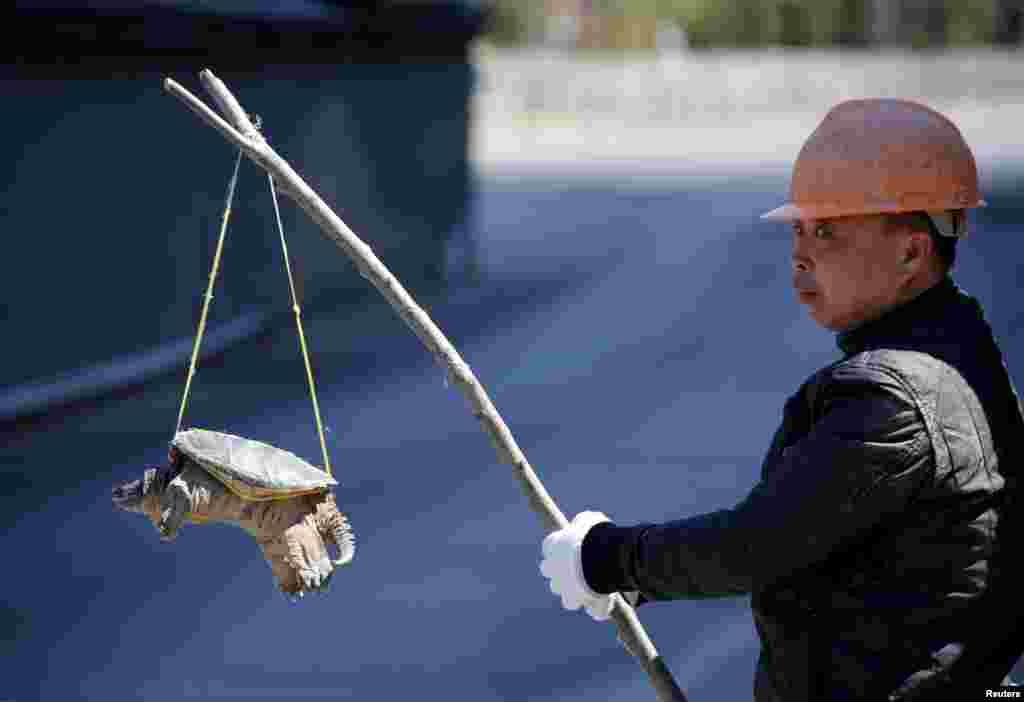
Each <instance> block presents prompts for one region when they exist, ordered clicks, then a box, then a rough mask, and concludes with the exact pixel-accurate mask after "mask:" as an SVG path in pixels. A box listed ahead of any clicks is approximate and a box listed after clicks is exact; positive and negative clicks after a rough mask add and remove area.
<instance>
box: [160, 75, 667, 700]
mask: <svg viewBox="0 0 1024 702" xmlns="http://www.w3.org/2000/svg"><path fill="white" fill-rule="evenodd" d="M199 78H200V80H201V81H202V83H203V87H204V88H205V89H206V91H207V92H208V93H209V94H210V95H211V97H212V98H213V100H214V101H215V102H216V103H217V105H218V106H219V107H220V109H221V111H222V112H223V113H224V115H225V116H226V117H227V120H228V121H225V120H224V119H223V118H221V117H220V115H218V114H217V113H216V112H214V111H213V110H211V109H210V108H209V107H207V106H206V104H205V103H203V102H202V101H201V100H199V99H198V98H197V97H195V96H194V95H192V94H191V93H190V92H189V91H188V90H186V89H185V88H183V87H182V86H181V85H179V84H178V83H176V82H175V81H173V80H171V79H170V78H167V79H166V80H165V81H164V89H165V90H166V91H167V92H169V93H171V94H172V95H174V96H175V97H177V98H178V99H180V100H181V101H182V102H184V103H185V105H186V106H188V108H189V109H191V110H192V111H193V112H195V113H196V115H198V116H199V117H200V118H201V119H202V120H203V121H204V122H206V123H207V124H208V125H209V126H211V127H213V128H214V129H216V130H217V131H219V132H220V133H221V135H222V136H223V137H224V138H225V139H227V140H228V141H229V142H231V143H232V144H234V145H235V146H237V147H239V148H240V149H241V150H242V152H243V153H244V154H245V155H246V156H247V157H248V158H249V159H250V160H252V161H253V162H254V163H256V164H257V165H258V166H260V167H261V168H263V169H265V170H266V171H267V172H268V173H269V174H270V175H271V177H272V178H273V179H274V182H275V183H277V184H278V187H279V189H280V190H281V192H283V193H285V194H286V195H287V196H288V197H290V198H292V199H293V200H294V201H295V202H296V204H298V205H299V207H301V208H302V209H303V210H305V211H306V214H308V215H309V216H310V217H311V218H312V219H313V221H315V222H316V223H317V224H318V225H319V226H320V229H321V230H322V231H323V233H324V234H325V235H326V236H327V238H328V239H330V240H331V241H333V242H334V243H335V244H337V245H338V247H340V248H341V250H342V251H344V252H345V254H346V255H347V256H348V257H349V258H350V259H351V260H352V262H353V263H354V264H355V266H356V268H357V269H358V270H359V274H360V275H361V276H363V277H364V278H366V279H367V280H369V281H370V283H372V284H373V286H374V287H375V288H377V290H378V291H380V293H381V294H382V295H383V296H384V297H385V298H386V299H387V301H388V302H389V303H390V304H391V307H392V308H394V310H395V312H396V313H397V314H398V316H399V317H401V318H402V321H404V322H405V323H406V325H408V327H409V328H410V329H411V330H412V331H413V333H414V334H416V336H417V337H419V339H420V341H421V342H423V345H424V346H426V347H427V350H429V351H430V353H431V354H433V356H434V359H435V361H436V362H437V363H438V365H440V366H441V367H442V368H444V369H445V371H446V372H447V374H448V379H449V382H451V383H452V385H454V386H455V387H457V388H458V389H459V391H460V392H461V393H462V394H463V396H464V397H465V398H466V401H467V402H468V404H469V405H470V408H471V411H472V413H473V416H474V417H476V419H477V421H479V422H480V426H481V427H482V428H483V430H484V432H485V433H486V434H487V436H488V437H489V438H490V440H491V444H492V445H493V446H494V449H495V451H496V452H497V454H498V459H499V460H500V461H502V462H504V463H507V464H509V465H511V466H512V468H513V475H514V476H515V477H516V478H517V479H518V480H519V484H520V487H521V488H522V490H523V492H524V493H525V494H526V498H527V500H528V501H529V504H530V507H531V509H533V511H534V512H535V513H536V514H537V516H538V517H540V520H541V521H542V522H543V524H544V528H545V529H547V530H548V531H549V532H550V531H555V530H558V529H562V528H564V527H565V526H566V525H567V524H568V521H567V520H566V518H565V515H564V514H562V511H561V510H560V509H559V508H558V505H557V504H555V501H554V500H553V499H552V498H551V495H549V494H548V491H547V490H546V489H545V488H544V485H543V484H542V483H541V481H540V478H538V477H537V474H536V473H535V472H534V470H533V468H532V467H531V466H530V463H529V462H528V461H527V460H526V456H525V455H524V454H523V452H522V450H520V448H519V446H518V445H517V444H516V441H515V439H514V438H513V437H512V432H511V431H509V428H508V426H507V425H506V424H505V422H504V420H502V418H501V415H499V414H498V410H497V409H496V408H495V407H494V404H493V403H492V402H491V398H490V397H488V395H487V392H486V391H485V390H484V388H483V386H482V385H481V384H480V381H478V380H477V379H476V376H474V375H473V371H472V370H471V369H470V368H469V366H468V365H467V364H466V362H465V361H463V360H462V357H461V356H460V355H459V353H458V351H456V350H455V347H454V346H452V344H451V342H449V341H448V339H447V338H446V337H445V335H444V334H443V333H442V332H441V330H440V329H439V328H438V327H437V325H436V324H434V322H433V320H431V319H430V317H429V316H428V315H427V313H426V312H425V311H423V309H422V308H421V307H420V306H419V305H417V304H416V301H415V300H413V299H412V296H410V295H409V293H408V292H407V291H406V290H405V288H404V287H402V285H401V283H400V282H399V281H398V279H397V278H395V276H394V275H393V274H392V273H391V272H390V271H389V270H388V269H387V268H386V267H385V266H384V264H383V263H381V262H380V260H379V259H378V258H377V256H376V255H375V254H374V253H373V250H372V249H370V247H369V246H367V245H366V243H365V242H363V241H362V240H361V239H359V237H357V236H356V235H355V234H354V233H353V232H352V230H351V229H349V228H348V225H346V224H345V223H344V222H343V221H342V220H341V218H340V217H338V215H337V214H335V213H334V211H333V210H332V209H331V208H330V207H329V206H328V205H327V203H325V202H324V201H323V199H321V198H320V196H319V195H317V194H316V192H314V191H313V189H312V188H311V187H309V185H307V184H306V182H305V181H304V180H303V179H302V178H301V177H300V176H299V174H298V173H296V172H295V171H294V170H293V169H292V167H291V166H290V165H289V164H288V162H287V161H285V160H284V159H283V158H281V157H280V156H279V155H278V154H277V152H275V151H274V149H273V148H272V147H271V146H270V144H268V143H267V141H266V139H264V138H263V135H262V134H260V132H259V131H258V130H257V129H256V127H255V126H254V125H253V124H252V122H251V121H250V120H249V117H248V116H247V115H246V113H245V110H243V109H242V106H241V105H240V104H239V102H238V100H236V99H235V96H234V95H232V94H231V91H229V90H228V88H227V86H226V85H224V83H223V82H222V81H221V80H220V79H219V78H217V77H216V76H215V75H214V74H213V73H212V72H211V71H210V70H208V69H207V70H204V71H202V72H201V73H200V74H199ZM612 598H613V600H614V603H615V604H614V607H613V609H612V613H611V618H612V621H614V622H615V626H616V627H617V628H618V633H619V639H620V640H621V641H622V642H623V644H624V645H625V647H626V649H627V650H628V651H629V652H630V653H632V654H633V656H635V657H636V659H637V661H638V662H639V663H640V666H641V667H642V668H643V669H644V672H646V673H647V676H648V678H649V679H650V682H651V685H652V686H653V687H654V690H655V694H656V696H657V699H658V700H659V702H686V695H685V694H683V691H682V690H681V689H680V688H679V686H678V685H677V684H676V682H675V680H674V679H673V678H672V673H671V672H669V670H668V667H667V666H666V665H665V662H664V661H663V660H662V659H661V656H659V655H658V651H657V649H655V648H654V644H653V643H652V642H651V639H650V637H649V636H648V635H647V632H646V631H645V630H644V628H643V625H641V624H640V620H639V619H637V616H636V612H635V611H634V609H633V608H632V607H630V606H629V604H628V603H627V602H625V600H623V599H622V597H621V596H619V595H617V594H616V595H612Z"/></svg>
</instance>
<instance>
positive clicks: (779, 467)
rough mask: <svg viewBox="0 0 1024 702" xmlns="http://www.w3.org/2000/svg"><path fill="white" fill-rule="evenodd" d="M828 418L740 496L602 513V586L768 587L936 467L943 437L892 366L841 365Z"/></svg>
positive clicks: (588, 561)
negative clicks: (610, 518)
mask: <svg viewBox="0 0 1024 702" xmlns="http://www.w3.org/2000/svg"><path fill="white" fill-rule="evenodd" d="M815 405H816V413H815V416H817V417H818V419H817V421H815V422H814V424H813V425H812V426H811V428H810V431H809V432H808V433H807V434H806V435H804V436H803V437H802V438H801V439H800V440H799V441H797V442H796V443H794V444H792V445H790V446H788V447H786V448H785V449H783V450H782V451H781V453H780V454H779V455H778V456H777V457H776V459H775V463H774V465H770V466H769V469H768V470H766V471H765V474H764V477H763V478H762V479H761V480H760V481H759V482H758V483H757V484H756V485H755V486H754V487H753V489H752V490H751V491H750V493H749V494H748V495H747V496H746V497H745V498H744V499H743V500H742V501H741V502H740V503H739V504H737V505H736V506H735V507H733V508H731V509H724V510H719V511H716V512H710V513H707V514H701V515H698V516H695V517H690V518H688V519H681V520H678V521H672V522H668V523H665V524H642V525H639V526H634V527H621V526H617V525H614V524H602V525H599V526H598V527H595V528H594V529H592V530H591V532H590V533H589V534H588V535H587V538H586V539H585V540H584V543H583V556H582V560H583V570H584V576H585V577H586V579H587V580H588V583H589V584H590V586H591V587H592V588H593V589H594V590H595V591H596V592H616V591H621V592H625V591H630V590H638V591H640V592H641V593H643V594H644V596H645V598H646V599H652V600H665V599H678V598H702V597H723V596H728V595H741V594H746V593H749V592H752V591H754V590H755V589H758V588H761V587H764V586H766V585H769V584H771V583H772V582H774V581H776V580H778V579H780V578H782V577H785V576H787V575H790V574H792V573H794V572H796V571H798V570H800V569H802V568H806V567H808V566H812V565H814V564H815V563H818V562H820V561H822V560H823V559H825V558H826V557H827V556H829V554H831V553H832V552H834V551H835V550H837V549H840V548H843V547H846V546H849V545H851V544H853V543H856V540H857V539H858V537H861V536H863V535H864V534H865V532H867V531H868V530H869V529H871V528H873V527H875V526H877V525H878V524H880V523H882V522H883V521H884V520H885V519H886V517H887V516H888V515H892V514H894V513H897V512H899V511H900V510H902V509H903V508H904V506H905V505H906V504H907V503H908V500H909V499H910V497H911V496H912V495H913V494H914V493H915V491H916V490H917V489H918V487H919V486H920V485H921V484H922V483H923V481H924V480H925V479H926V477H927V475H928V474H929V471H931V470H932V469H933V466H934V461H933V458H932V448H931V441H930V439H929V437H928V434H927V430H926V428H925V425H924V421H923V419H922V417H921V415H920V413H919V412H918V410H917V408H916V405H915V404H914V402H913V401H912V399H911V398H910V396H909V395H908V394H907V391H906V390H905V389H904V388H903V386H902V385H901V384H900V383H899V381H897V380H896V379H895V378H893V377H892V376H890V375H889V374H888V373H887V372H886V371H883V370H881V369H877V368H872V367H870V366H866V365H852V366H851V365H845V364H841V365H839V366H837V367H835V368H833V369H832V371H831V374H830V377H829V378H828V379H827V380H825V381H822V386H821V387H820V388H819V389H818V392H817V397H816V399H815Z"/></svg>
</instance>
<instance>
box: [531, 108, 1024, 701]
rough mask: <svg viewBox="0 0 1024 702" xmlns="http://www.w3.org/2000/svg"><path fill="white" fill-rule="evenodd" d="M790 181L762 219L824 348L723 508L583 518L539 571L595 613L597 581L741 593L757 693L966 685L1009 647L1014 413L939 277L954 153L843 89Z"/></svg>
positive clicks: (973, 320)
mask: <svg viewBox="0 0 1024 702" xmlns="http://www.w3.org/2000/svg"><path fill="white" fill-rule="evenodd" d="M790 190H791V200H792V202H790V203H789V204H786V205H784V206H782V207H780V208H778V209H776V210H773V211H772V212H769V213H767V214H766V215H764V216H765V217H766V218H768V219H775V220H785V221H789V222H791V226H792V228H793V237H792V241H793V247H792V273H793V287H794V288H795V291H796V295H797V296H798V298H799V300H800V302H801V303H802V304H803V305H806V307H807V310H808V312H809V314H810V316H811V317H812V318H813V319H814V320H815V321H816V322H817V323H818V324H820V325H821V326H823V327H825V328H827V329H830V330H832V331H834V332H837V342H838V346H839V348H840V349H841V350H842V353H843V357H842V359H841V360H839V361H837V362H835V363H833V364H831V365H829V366H827V367H826V368H823V369H821V370H819V371H818V372H816V373H814V374H813V375H812V376H811V377H810V378H809V379H808V380H807V381H806V382H805V383H804V384H803V386H802V387H801V388H800V389H799V390H798V391H797V393H796V394H795V395H793V396H792V397H791V398H789V400H788V401H787V402H786V405H785V409H784V414H783V421H782V425H781V427H780V428H779V429H778V431H777V432H776V434H775V437H774V439H773V441H772V443H771V446H770V448H769V450H768V453H767V456H766V457H765V459H764V463H763V465H762V470H761V479H760V481H759V482H758V483H757V484H756V485H754V487H753V489H752V490H751V491H750V493H749V494H748V495H747V496H746V497H745V498H744V499H743V500H742V501H741V502H740V503H739V504H737V505H736V506H735V507H733V508H732V509H726V510H720V511H716V512H711V513H709V514H702V515H698V516H695V517H691V518H688V519H681V520H678V521H673V522H668V523H665V524H642V525H639V526H632V527H626V526H619V525H615V524H613V523H611V522H609V521H608V519H607V517H605V515H604V514H602V513H599V512H583V513H581V514H579V515H577V516H576V518H575V519H574V520H573V521H572V523H571V524H570V525H569V526H568V527H567V528H566V529H563V530H561V531H557V532H554V533H553V534H551V535H549V536H548V537H547V538H546V539H545V540H544V544H543V553H544V559H543V561H542V563H541V571H542V572H543V573H544V575H545V576H546V577H548V578H550V579H551V589H552V590H553V591H554V592H556V593H557V594H559V595H561V597H562V601H563V605H564V606H566V608H569V609H578V608H579V607H581V606H582V607H585V608H586V609H587V611H588V612H589V613H590V614H591V615H592V616H593V617H594V618H596V619H602V618H606V617H607V616H608V611H609V608H610V607H609V602H610V598H609V597H608V596H607V593H612V592H623V593H629V599H631V600H632V601H637V599H639V601H640V602H643V601H647V600H667V599H677V598H707V597H725V596H736V595H745V594H750V595H751V608H752V611H753V618H754V624H755V627H756V630H757V633H758V636H759V637H760V640H761V654H760V657H759V660H758V665H757V672H756V675H755V680H754V697H755V699H756V700H757V701H758V702H775V701H778V702H798V701H800V702H802V701H804V700H808V701H809V700H815V701H821V700H829V701H832V702H837V701H840V700H886V699H889V700H907V699H915V700H936V699H959V700H968V699H982V697H983V696H984V688H985V687H995V686H998V685H999V684H1000V683H1001V682H1003V681H1004V678H1005V676H1006V675H1007V674H1008V672H1009V670H1010V669H1011V668H1012V667H1013V665H1014V663H1015V662H1016V660H1017V657H1018V656H1019V655H1020V654H1021V652H1022V651H1024V619H1022V617H1021V613H1022V612H1024V604H1022V603H1021V600H1024V597H1022V596H1021V595H1020V594H1018V593H1017V592H1015V589H1017V590H1019V588H1020V585H1018V582H1020V584H1021V585H1024V581H1018V577H1019V576H1020V566H1019V565H1018V561H1024V558H1022V557H1021V554H1022V553H1024V550H1022V549H1021V538H1020V534H1021V526H1020V518H1019V516H1018V515H1019V508H1018V509H1011V508H1010V502H1011V499H1012V500H1016V499H1017V498H1016V494H1017V488H1016V485H1017V480H1018V476H1019V473H1020V471H1021V470H1022V466H1024V418H1022V412H1021V407H1020V403H1019V401H1018V398H1017V396H1016V393H1015V391H1014V389H1013V386H1012V384H1011V382H1010V379H1009V376H1008V374H1007V371H1006V368H1005V365H1004V363H1003V360H1002V357H1001V354H1000V352H999V349H998V348H997V345H996V342H995V340H994V339H993V336H992V332H991V329H990V328H989V326H988V324H987V323H986V321H985V320H984V317H983V315H982V311H981V308H980V306H979V305H978V303H977V301H976V300H974V299H973V298H971V297H969V296H968V295H966V294H965V293H964V292H962V291H961V290H959V289H958V288H957V287H956V285H955V284H954V283H953V281H952V279H951V278H950V276H949V270H950V267H951V266H952V264H953V261H954V258H955V253H956V248H955V244H956V241H957V239H958V238H959V237H962V236H963V235H964V234H965V233H966V210H967V209H969V208H974V207H981V206H983V205H984V204H985V203H984V201H982V200H981V199H980V197H979V194H978V179H977V171H976V167H975V163H974V158H973V156H972V155H971V152H970V150H969V148H968V147H967V144H966V143H965V142H964V140H963V138H962V136H961V135H960V132H959V131H958V130H957V128H956V127H955V126H954V125H953V124H952V123H951V122H950V121H949V120H947V119H946V118H945V117H943V116H942V115H940V114H938V113H937V112H934V111H933V110H930V109H929V108H927V107H924V106H922V105H919V104H916V103H913V102H908V101H904V100H855V101H850V102H844V103H841V104H839V105H838V106H836V107H835V108H833V109H832V111H830V112H829V113H828V115H827V116H826V117H825V119H824V120H823V121H822V123H821V124H820V125H819V126H818V128H817V130H815V132H814V133H813V134H812V135H811V136H810V137H809V138H808V140H807V142H806V143H805V144H804V146H803V149H802V150H801V152H800V155H799V157H798V158H797V161H796V164H795V166H794V170H793V174H792V182H791V188H790ZM721 419H722V420H723V421H727V418H724V417H723V418H721ZM737 429H739V428H737ZM1014 552H1016V553H1014Z"/></svg>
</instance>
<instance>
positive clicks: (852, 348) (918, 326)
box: [836, 275, 973, 356]
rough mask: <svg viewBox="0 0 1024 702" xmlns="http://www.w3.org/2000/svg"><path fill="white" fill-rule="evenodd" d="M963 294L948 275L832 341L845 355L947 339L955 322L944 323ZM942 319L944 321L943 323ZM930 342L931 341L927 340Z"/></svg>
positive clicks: (966, 297) (939, 341)
mask: <svg viewBox="0 0 1024 702" xmlns="http://www.w3.org/2000/svg"><path fill="white" fill-rule="evenodd" d="M961 298H963V299H964V300H965V301H973V298H970V297H968V296H967V295H966V294H963V293H962V292H961V290H960V289H959V288H958V287H957V286H956V284H955V283H954V282H953V279H952V278H951V277H949V276H948V275H947V276H946V277H945V278H943V279H942V280H941V281H940V282H938V283H936V284H935V285H933V286H932V287H930V288H928V289H927V290H925V291H924V292H922V293H921V294H920V295H918V296H917V297H915V298H914V299H912V300H910V301H909V302H906V303H904V304H902V305H900V306H899V307H894V308H893V309H890V310H888V311H887V312H886V313H885V314H883V315H882V316H881V317H879V318H877V319H873V320H871V321H870V322H867V323H865V324H862V325H860V326H858V327H855V328H853V329H849V330H847V331H843V332H840V333H839V334H837V335H836V344H837V345H838V346H839V348H840V349H841V350H842V351H843V353H845V354H846V355H848V356H852V355H854V354H857V353H860V352H862V351H866V350H867V349H870V348H880V347H890V348H893V347H894V348H921V347H925V346H930V345H932V343H935V342H938V343H942V342H948V341H950V339H949V338H948V336H949V335H950V334H954V333H955V327H956V325H952V327H951V326H950V325H949V324H948V322H949V321H951V320H950V319H949V317H950V316H951V314H952V313H954V312H955V311H959V310H957V309H956V308H958V307H959V305H958V304H957V303H958V302H959V301H960V300H961ZM943 322H945V323H943ZM929 342H931V343H929Z"/></svg>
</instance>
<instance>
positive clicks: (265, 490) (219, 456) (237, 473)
mask: <svg viewBox="0 0 1024 702" xmlns="http://www.w3.org/2000/svg"><path fill="white" fill-rule="evenodd" d="M171 445H172V446H174V447H175V448H177V449H178V450H179V451H181V452H182V453H184V454H185V455H186V456H188V457H189V458H191V459H192V460H193V461H194V462H195V463H196V464H198V465H199V466H200V467H201V468H203V469H204V470H205V471H206V472H208V473H209V474H210V475H212V476H214V477H215V478H217V480H219V481H220V482H222V483H224V486H225V487H226V488H228V489H229V490H231V492H233V493H235V494H236V495H237V496H238V497H240V498H242V499H243V500H253V501H265V500H283V499H288V498H291V497H296V496H298V495H309V494H315V493H320V492H325V491H327V490H329V489H330V488H331V486H333V485H337V484H338V481H337V480H335V479H334V478H332V477H331V476H330V475H329V474H327V473H325V472H324V471H322V470H320V469H319V468H315V467H313V466H311V465H310V464H308V463H306V462H305V461H304V460H302V459H301V458H299V457H298V456H296V455H295V454H293V453H290V452H288V451H285V450H283V449H279V448H276V447H274V446H271V445H270V444H265V443H263V442H261V441H254V440H253V439H246V438H243V437H241V436H234V435H233V434H224V433H221V432H217V431H210V430H208V429H189V430H187V431H181V432H178V433H177V435H176V436H175V437H174V440H173V441H172V442H171Z"/></svg>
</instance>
